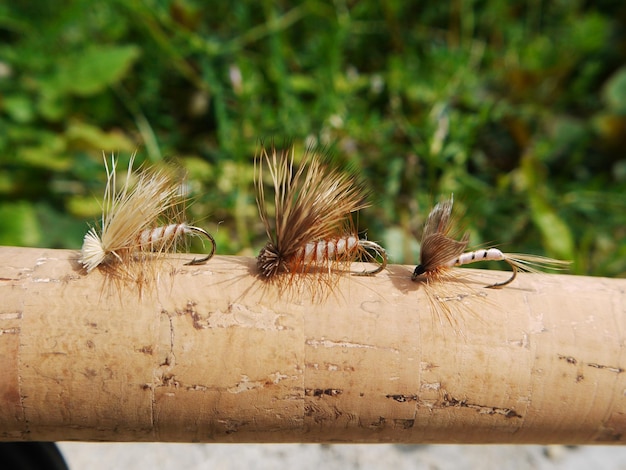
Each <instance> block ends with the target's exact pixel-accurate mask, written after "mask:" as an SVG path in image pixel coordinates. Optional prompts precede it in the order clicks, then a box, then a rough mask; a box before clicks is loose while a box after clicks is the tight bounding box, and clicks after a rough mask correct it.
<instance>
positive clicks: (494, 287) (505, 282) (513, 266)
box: [485, 258, 517, 289]
mask: <svg viewBox="0 0 626 470" xmlns="http://www.w3.org/2000/svg"><path fill="white" fill-rule="evenodd" d="M503 261H506V262H507V263H509V266H511V268H512V269H513V275H512V276H511V277H510V278H509V279H507V280H506V281H504V282H496V283H495V284H491V285H490V286H485V288H486V289H499V288H500V287H504V286H506V285H509V284H510V283H511V282H513V280H514V279H515V277H516V276H517V266H515V265H514V264H513V263H511V262H510V261H509V260H508V259H506V258H504V260H503Z"/></svg>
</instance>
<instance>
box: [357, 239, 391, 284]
mask: <svg viewBox="0 0 626 470" xmlns="http://www.w3.org/2000/svg"><path fill="white" fill-rule="evenodd" d="M359 246H360V247H362V248H364V249H366V250H367V249H370V250H372V251H373V252H374V253H376V254H377V255H380V257H381V258H382V261H381V262H380V264H379V265H378V267H377V268H376V269H373V270H371V271H363V272H360V273H357V272H353V273H352V275H353V276H374V275H375V274H378V273H379V272H381V271H382V270H383V269H385V268H386V267H387V261H388V260H387V252H386V251H385V249H384V248H383V247H382V246H380V245H379V244H378V243H374V242H371V241H369V240H359ZM375 258H376V257H374V259H375Z"/></svg>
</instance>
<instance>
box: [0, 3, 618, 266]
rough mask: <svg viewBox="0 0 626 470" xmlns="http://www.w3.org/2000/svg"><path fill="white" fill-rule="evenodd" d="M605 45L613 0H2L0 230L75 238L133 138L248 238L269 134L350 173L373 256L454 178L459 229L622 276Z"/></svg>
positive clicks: (402, 258)
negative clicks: (310, 146) (367, 204)
mask: <svg viewBox="0 0 626 470" xmlns="http://www.w3.org/2000/svg"><path fill="white" fill-rule="evenodd" d="M625 59H626V4H625V3H624V2H623V1H613V2H611V1H598V2H582V1H575V0H574V1H565V0H561V1H553V2H547V1H543V2H542V1H540V0H528V1H509V0H482V1H477V0H476V1H463V0H456V1H452V2H415V1H414V2H410V1H404V0H390V1H378V2H374V1H343V0H336V1H335V2H332V1H330V0H328V1H326V0H324V1H322V0H320V1H317V0H314V1H306V2H301V3H298V4H295V3H294V4H290V3H288V2H270V1H264V0H261V1H258V0H255V1H250V0H244V1H238V2H224V1H209V2H202V1H191V0H172V1H166V0H163V1H158V0H143V1H133V0H120V1H109V2H92V1H89V0H67V1H64V2H57V1H53V0H43V1H41V0H37V1H35V0H30V1H20V2H3V4H2V5H0V169H1V171H0V244H3V245H22V246H41V247H55V248H79V247H80V245H81V243H82V237H83V235H84V233H85V232H86V230H87V227H88V223H93V222H94V221H96V220H97V219H98V217H99V212H100V206H99V199H101V195H102V191H103V185H104V177H105V174H104V167H103V165H102V152H103V151H104V152H106V153H107V154H110V153H111V152H115V153H116V154H119V155H120V158H121V161H122V163H121V165H122V166H123V165H124V164H125V162H127V161H128V158H129V156H130V154H131V153H132V152H133V151H134V150H136V149H137V150H138V157H137V160H138V161H149V162H158V161H160V160H162V159H164V158H169V157H176V158H177V159H178V160H179V161H180V162H181V163H182V165H183V166H184V167H186V169H187V171H188V174H189V181H190V183H191V190H192V194H193V197H194V204H193V205H192V206H191V207H190V209H189V212H190V214H189V218H190V219H191V220H193V221H195V222H196V223H197V224H198V225H200V226H202V227H205V228H207V229H208V230H209V231H211V232H213V233H214V234H215V236H216V239H217V241H218V252H219V253H221V254H246V255H254V254H256V252H257V250H258V249H259V248H260V247H261V246H262V245H263V244H264V242H265V241H264V240H265V235H264V232H263V228H262V226H261V223H260V220H259V217H258V214H257V209H256V205H255V200H254V190H253V186H252V178H253V165H252V161H253V158H254V154H255V151H256V148H257V146H258V142H259V139H262V138H263V139H275V140H276V141H277V142H282V141H284V140H286V139H291V140H292V141H293V142H294V143H295V144H296V145H297V146H298V148H299V149H303V148H304V147H305V146H306V145H307V143H312V142H315V143H319V144H322V145H326V146H329V147H330V148H331V149H332V150H333V153H335V154H336V156H337V159H338V160H339V161H340V162H341V164H344V165H346V166H350V167H352V168H353V169H354V171H356V172H358V174H359V176H360V178H361V179H362V180H363V181H364V182H365V184H366V185H367V187H368V188H369V189H370V191H371V200H372V203H373V206H372V207H371V208H369V209H366V210H364V211H362V212H361V214H360V215H359V226H360V228H361V229H362V230H365V229H367V237H368V238H369V239H372V240H377V241H380V242H381V243H382V244H383V245H384V246H386V247H387V248H388V249H389V251H390V253H391V256H392V261H393V262H395V263H407V264H414V263H415V262H416V261H417V253H418V244H417V242H416V239H415V234H416V233H419V232H420V229H421V226H422V225H423V223H424V219H425V217H426V216H427V215H428V211H429V209H430V208H431V207H432V204H433V203H434V202H435V201H437V200H438V199H439V198H440V197H447V196H449V194H450V193H454V195H455V201H456V205H457V206H458V207H459V209H461V211H462V212H463V214H464V215H463V219H462V223H463V226H464V227H466V228H467V229H468V230H470V231H471V239H470V240H471V244H472V245H474V246H479V245H485V244H499V246H500V247H501V248H502V249H503V250H504V251H509V252H511V251H512V252H527V253H536V254H544V255H547V256H551V257H556V258H561V259H570V260H574V261H575V264H574V267H573V269H572V271H573V272H574V273H580V274H595V275H605V276H624V275H626V241H625V240H626V158H625V152H624V148H625V147H626V60H625ZM218 223H219V226H218Z"/></svg>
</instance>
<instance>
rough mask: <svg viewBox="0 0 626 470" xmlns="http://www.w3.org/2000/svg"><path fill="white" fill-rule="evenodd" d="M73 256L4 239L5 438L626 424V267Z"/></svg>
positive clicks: (449, 437) (545, 435) (532, 435)
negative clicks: (150, 264)
mask: <svg viewBox="0 0 626 470" xmlns="http://www.w3.org/2000/svg"><path fill="white" fill-rule="evenodd" d="M77 258H78V253H77V252H74V251H68V250H49V249H26V248H12V247H0V358H1V360H0V377H1V378H2V380H0V397H1V399H2V406H1V407H0V440H5V441H14V440H85V441H177V442H397V443H453V442H454V443H520V444H521V443H543V444H548V443H567V444H577V443H579V444H583V443H587V444H593V443H597V444H608V443H614V444H621V443H623V442H624V441H626V435H625V431H626V374H625V373H624V372H625V369H626V357H624V356H625V346H624V342H625V340H626V320H625V318H626V280H623V279H614V280H612V279H605V278H590V277H581V276H565V275H533V274H521V275H519V276H518V278H517V279H516V280H515V282H514V283H513V284H511V285H510V286H508V287H506V288H504V289H500V290H493V289H482V287H481V286H482V285H486V284H489V283H491V282H495V281H497V280H499V279H501V278H506V276H507V273H501V272H497V271H488V272H487V271H477V270H467V271H464V272H468V273H471V274H472V279H476V280H477V284H476V286H475V287H474V288H473V291H472V292H474V295H462V296H458V298H449V299H446V302H443V301H438V300H436V299H433V298H432V297H430V298H429V297H428V296H427V294H426V292H425V289H424V288H423V287H422V286H421V285H420V284H419V283H414V282H412V281H411V280H410V276H411V272H412V268H413V267H414V266H397V265H396V266H390V268H389V270H388V271H385V272H383V273H381V274H379V275H378V276H376V277H372V278H363V277H353V276H342V277H341V278H339V279H338V280H337V281H336V282H334V283H331V284H330V285H325V284H323V283H318V284H309V285H306V284H305V285H299V286H296V288H293V289H290V290H282V291H281V290H280V289H279V288H278V287H277V286H275V285H268V284H266V283H264V282H262V281H261V280H259V278H258V277H257V276H255V275H254V274H255V260H254V259H252V258H243V257H226V256H216V257H214V258H213V259H212V260H211V261H210V262H209V263H207V264H206V265H204V266H184V265H183V262H184V260H183V261H181V260H180V259H172V260H171V262H169V261H168V262H167V263H165V264H164V265H163V266H162V269H161V271H159V273H158V280H155V281H153V282H150V283H146V285H145V286H144V288H143V290H142V293H141V295H139V292H138V290H137V288H136V286H133V285H130V286H125V285H124V284H123V283H119V282H118V283H115V282H113V283H111V282H107V278H106V277H105V276H104V275H103V274H102V273H100V272H99V271H98V270H95V271H94V272H92V273H91V274H89V275H86V274H85V273H84V272H83V271H82V269H81V268H80V266H79V264H78V262H77ZM444 304H446V305H444ZM444 307H447V308H448V315H449V316H451V318H452V321H448V319H447V318H446V315H444V314H442V313H441V312H442V308H444Z"/></svg>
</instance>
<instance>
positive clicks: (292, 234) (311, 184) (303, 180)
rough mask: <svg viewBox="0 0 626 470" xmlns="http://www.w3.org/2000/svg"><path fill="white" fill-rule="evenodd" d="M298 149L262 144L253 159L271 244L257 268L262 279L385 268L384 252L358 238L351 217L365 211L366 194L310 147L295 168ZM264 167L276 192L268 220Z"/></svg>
mask: <svg viewBox="0 0 626 470" xmlns="http://www.w3.org/2000/svg"><path fill="white" fill-rule="evenodd" d="M294 156H295V149H294V147H291V148H289V149H285V150H278V149H276V148H275V147H274V146H272V147H271V148H270V149H267V148H265V147H264V146H262V148H261V151H260V153H259V155H257V157H256V158H255V185H256V189H257V205H258V208H259V214H260V216H261V220H262V221H263V224H264V226H265V231H266V233H267V236H268V238H269V242H268V243H267V244H266V245H265V246H264V247H263V249H261V251H260V253H259V255H258V257H257V268H258V272H259V274H260V276H261V277H262V278H264V279H267V280H270V279H274V278H275V277H276V276H278V275H280V274H284V273H288V274H291V275H296V274H307V273H313V272H326V273H329V274H330V273H331V272H337V271H346V268H345V266H346V265H349V263H351V262H352V261H356V260H366V261H372V260H374V261H375V260H377V259H378V258H380V260H381V261H380V262H379V265H378V266H377V267H376V268H375V269H372V270H370V271H362V272H352V274H354V275H362V276H370V275H374V274H377V273H379V272H380V271H382V270H383V269H384V268H385V267H386V265H387V255H386V253H385V250H384V249H383V248H382V247H381V246H380V245H378V244H377V243H374V242H372V241H369V240H363V239H360V238H359V236H358V233H357V232H356V229H355V228H354V225H353V224H352V219H351V215H352V214H353V213H354V212H356V211H358V210H360V209H363V208H365V207H367V206H368V204H367V203H366V202H365V192H364V191H363V189H362V187H361V186H359V185H358V184H356V182H355V180H354V178H353V177H352V176H350V175H348V174H346V173H341V172H339V171H337V170H335V169H332V168H330V167H329V166H328V165H327V163H326V162H325V161H324V158H323V155H322V154H320V153H319V152H316V151H314V150H312V149H307V150H306V152H305V153H304V155H303V157H302V159H301V161H300V164H299V167H298V169H297V170H296V169H295V168H294ZM265 168H267V171H268V172H269V175H270V177H271V181H272V184H273V188H274V211H275V213H274V217H273V220H272V221H270V216H269V215H268V212H267V201H266V197H265V189H264V185H263V176H264V172H265V170H264V169H265Z"/></svg>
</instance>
